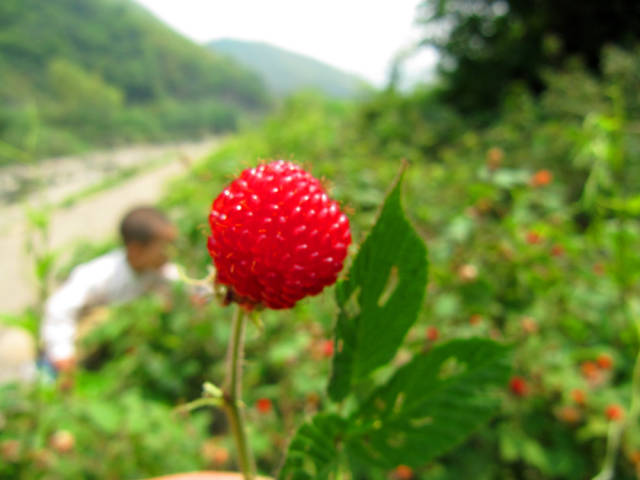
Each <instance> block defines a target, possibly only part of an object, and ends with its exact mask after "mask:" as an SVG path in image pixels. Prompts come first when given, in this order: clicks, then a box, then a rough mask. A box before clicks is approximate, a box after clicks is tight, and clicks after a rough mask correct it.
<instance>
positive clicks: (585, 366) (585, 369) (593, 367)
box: [580, 361, 600, 380]
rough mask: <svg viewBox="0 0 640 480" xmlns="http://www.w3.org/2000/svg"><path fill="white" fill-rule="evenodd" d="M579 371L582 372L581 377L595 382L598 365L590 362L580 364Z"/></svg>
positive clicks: (597, 374)
mask: <svg viewBox="0 0 640 480" xmlns="http://www.w3.org/2000/svg"><path fill="white" fill-rule="evenodd" d="M580 370H582V375H583V376H584V377H585V378H587V379H589V380H595V379H596V378H597V377H598V376H599V374H600V372H599V371H598V365H597V364H596V363H595V362H591V361H586V362H582V364H581V365H580Z"/></svg>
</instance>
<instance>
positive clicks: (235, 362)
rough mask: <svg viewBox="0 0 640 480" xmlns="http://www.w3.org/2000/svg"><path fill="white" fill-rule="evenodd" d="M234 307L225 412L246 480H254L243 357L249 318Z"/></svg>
mask: <svg viewBox="0 0 640 480" xmlns="http://www.w3.org/2000/svg"><path fill="white" fill-rule="evenodd" d="M235 308H236V311H235V312H234V315H233V325H232V332H231V339H230V341H229V350H228V351H227V375H226V378H225V383H224V386H223V391H224V393H223V396H222V398H223V402H224V407H225V411H226V412H227V416H228V417H229V424H230V426H231V432H232V434H233V437H234V439H235V442H236V449H237V452H238V463H239V464H240V468H241V469H242V473H243V475H244V478H245V480H253V479H254V478H255V474H254V472H255V466H254V464H253V456H252V454H251V449H250V448H249V442H248V439H247V430H246V427H245V424H244V416H243V409H242V358H243V350H244V329H245V324H246V319H247V316H246V313H245V312H244V310H243V309H242V307H240V306H239V305H236V307H235Z"/></svg>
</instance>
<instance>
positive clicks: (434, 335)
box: [426, 326, 440, 342]
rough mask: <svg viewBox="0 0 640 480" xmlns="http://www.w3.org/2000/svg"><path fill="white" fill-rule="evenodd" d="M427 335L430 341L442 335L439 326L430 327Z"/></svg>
mask: <svg viewBox="0 0 640 480" xmlns="http://www.w3.org/2000/svg"><path fill="white" fill-rule="evenodd" d="M426 337H427V340H429V341H430V342H435V341H436V340H438V338H439V337H440V331H439V330H438V327H434V326H431V327H428V328H427V333H426Z"/></svg>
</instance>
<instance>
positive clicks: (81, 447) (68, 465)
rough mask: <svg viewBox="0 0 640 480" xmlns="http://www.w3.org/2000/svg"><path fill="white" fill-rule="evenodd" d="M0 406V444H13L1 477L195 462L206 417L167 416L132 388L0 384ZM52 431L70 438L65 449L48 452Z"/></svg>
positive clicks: (134, 474) (88, 473) (140, 473)
mask: <svg viewBox="0 0 640 480" xmlns="http://www.w3.org/2000/svg"><path fill="white" fill-rule="evenodd" d="M79 380H80V382H83V381H84V380H85V378H84V377H83V378H81V379H79ZM87 380H88V379H87ZM0 407H1V409H2V415H3V416H4V417H3V418H9V419H10V420H11V427H12V428H11V430H10V431H9V432H6V431H2V430H0V444H2V445H6V444H7V443H6V442H9V441H12V442H15V441H17V442H19V443H18V445H19V450H18V454H17V460H16V461H7V460H6V459H3V461H2V462H0V477H2V478H52V479H58V478H60V479H62V478H70V477H75V478H87V479H102V478H140V477H148V476H149V475H161V474H166V473H169V472H179V471H184V470H193V469H197V468H202V467H203V462H202V459H201V457H200V451H199V449H200V445H201V443H202V442H203V441H204V439H205V438H206V424H207V422H206V416H204V415H193V416H192V417H191V418H189V419H186V420H184V419H183V421H181V422H174V421H168V419H171V418H172V417H173V415H174V414H173V413H172V411H171V408H170V407H167V406H166V405H164V404H162V403H159V402H156V401H153V400H150V399H148V398H145V397H144V396H142V395H141V394H140V392H139V391H136V390H127V391H124V392H122V393H121V394H119V395H117V396H108V397H107V396H104V394H103V396H96V395H95V394H93V395H92V394H90V393H86V392H83V391H82V390H81V389H77V390H76V392H74V394H73V395H65V394H61V393H58V392H56V391H55V390H53V389H51V388H42V389H41V390H40V391H37V392H30V393H29V392H24V391H21V390H20V389H17V388H13V387H12V386H3V387H0ZM185 422H186V423H185ZM185 429H187V430H188V434H185ZM59 431H65V432H69V433H70V434H71V435H72V436H73V439H74V444H75V445H74V447H73V448H72V449H71V451H68V452H59V451H57V450H56V448H55V444H54V443H53V441H52V438H53V435H54V434H55V433H56V432H59ZM149 432H153V435H149V434H148V433H149ZM167 452H173V453H172V455H167ZM96 458H99V459H100V461H99V462H96Z"/></svg>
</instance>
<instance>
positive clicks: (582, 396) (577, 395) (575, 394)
mask: <svg viewBox="0 0 640 480" xmlns="http://www.w3.org/2000/svg"><path fill="white" fill-rule="evenodd" d="M571 398H572V399H573V401H574V402H576V403H577V404H578V405H584V404H585V403H587V394H586V393H584V390H581V389H579V388H574V389H573V390H571Z"/></svg>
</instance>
